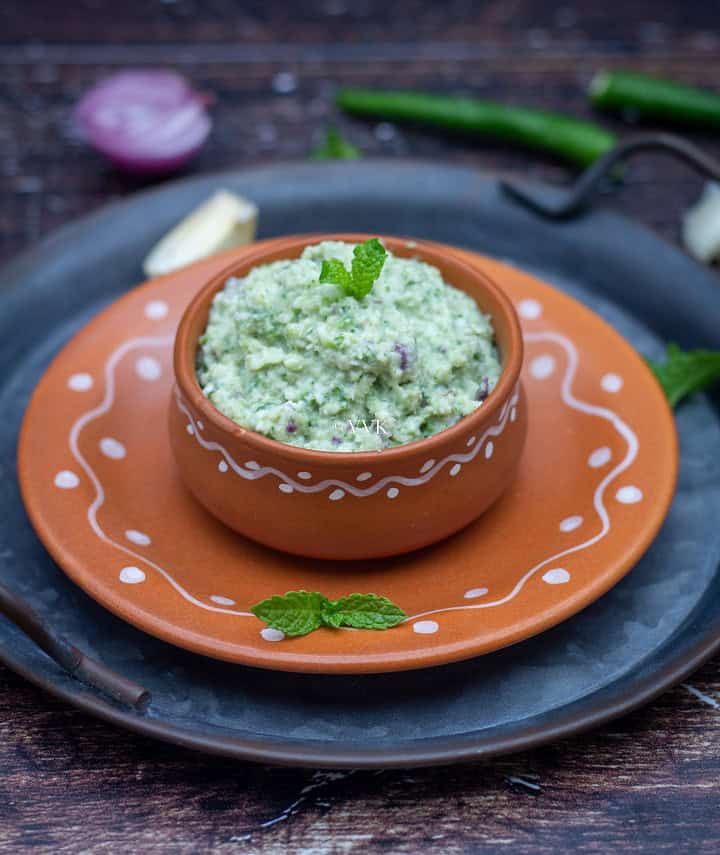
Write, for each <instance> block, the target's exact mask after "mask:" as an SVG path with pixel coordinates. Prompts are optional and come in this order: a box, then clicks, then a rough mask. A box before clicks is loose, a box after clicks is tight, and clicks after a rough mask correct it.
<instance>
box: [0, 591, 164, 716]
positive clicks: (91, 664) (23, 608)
mask: <svg viewBox="0 0 720 855" xmlns="http://www.w3.org/2000/svg"><path fill="white" fill-rule="evenodd" d="M0 614H2V615H5V617H6V618H7V619H8V620H9V621H11V622H12V623H13V624H14V625H15V626H16V627H17V628H18V629H19V630H20V631H21V632H22V633H24V634H25V635H26V636H27V637H28V638H29V639H31V640H32V641H34V642H35V644H37V646H38V647H39V648H40V649H41V650H43V651H44V652H45V653H47V655H48V656H49V657H50V658H51V659H53V660H54V661H55V662H57V664H58V665H60V667H61V668H64V669H65V671H67V672H68V673H69V674H70V675H72V676H73V677H75V678H76V679H78V680H80V681H81V682H83V683H86V684H87V685H88V686H92V687H93V688H94V689H99V690H100V691H101V692H104V693H105V694H106V695H110V697H112V698H114V699H115V700H116V701H119V702H120V703H122V704H126V705H127V706H130V707H134V708H135V709H136V710H138V712H145V710H147V708H148V706H149V705H150V701H151V700H152V696H151V694H150V692H149V691H148V690H147V689H145V688H143V687H142V686H139V685H138V684H137V683H134V682H133V681H132V680H128V679H127V678H126V677H123V676H122V675H121V674H116V673H115V672H114V671H112V670H111V669H110V668H107V667H106V666H105V665H103V664H102V663H101V662H97V661H96V660H95V659H91V658H90V657H89V656H86V655H85V654H84V653H83V652H82V651H81V650H79V649H78V648H77V647H75V646H74V645H72V644H70V642H69V641H67V640H66V639H64V638H63V637H62V636H60V635H56V634H55V633H54V632H53V631H52V630H51V629H50V627H49V626H48V625H47V624H46V623H44V621H43V620H42V619H41V618H40V616H39V615H38V614H37V612H36V611H35V610H34V609H33V608H32V606H30V605H29V604H28V603H26V602H25V601H24V600H23V599H22V598H20V597H18V596H17V594H15V593H13V592H12V591H11V590H9V589H8V588H6V587H5V586H4V585H0Z"/></svg>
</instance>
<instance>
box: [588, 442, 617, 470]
mask: <svg viewBox="0 0 720 855" xmlns="http://www.w3.org/2000/svg"><path fill="white" fill-rule="evenodd" d="M611 459H612V451H610V449H609V448H608V447H607V445H603V446H602V447H601V448H596V449H595V451H593V453H592V454H591V455H590V457H588V466H591V467H592V468H593V469H599V468H600V467H601V466H605V464H606V463H609V462H610V460H611Z"/></svg>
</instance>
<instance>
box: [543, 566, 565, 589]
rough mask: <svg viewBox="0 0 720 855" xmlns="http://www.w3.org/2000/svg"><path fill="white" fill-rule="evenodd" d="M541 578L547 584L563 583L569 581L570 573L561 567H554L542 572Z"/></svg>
mask: <svg viewBox="0 0 720 855" xmlns="http://www.w3.org/2000/svg"><path fill="white" fill-rule="evenodd" d="M542 579H543V582H547V584H548V585H564V584H565V583H566V582H569V581H570V574H569V573H568V571H567V570H564V569H563V568H562V567H554V568H553V569H552V570H548V571H547V572H545V573H543V577H542Z"/></svg>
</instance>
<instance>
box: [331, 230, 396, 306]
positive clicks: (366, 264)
mask: <svg viewBox="0 0 720 855" xmlns="http://www.w3.org/2000/svg"><path fill="white" fill-rule="evenodd" d="M386 257H387V250H386V249H385V247H384V246H383V245H382V244H381V243H380V241H379V240H378V239H377V238H370V240H366V241H365V242H364V243H360V244H358V245H357V246H356V247H355V249H354V250H353V260H352V265H351V269H350V270H349V271H348V269H347V268H346V267H345V265H344V264H343V263H342V261H341V260H340V259H339V258H331V259H326V260H325V261H323V263H322V270H321V271H320V282H322V283H328V282H329V283H331V284H333V285H339V286H340V288H342V290H343V291H344V292H345V293H346V294H347V295H348V296H350V297H354V298H355V299H356V300H362V298H363V297H364V296H365V295H366V294H369V293H370V291H371V290H372V287H373V285H374V284H375V282H376V281H377V278H378V276H379V275H380V273H381V271H382V269H383V266H384V264H385V259H386Z"/></svg>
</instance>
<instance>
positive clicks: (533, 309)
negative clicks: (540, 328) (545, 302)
mask: <svg viewBox="0 0 720 855" xmlns="http://www.w3.org/2000/svg"><path fill="white" fill-rule="evenodd" d="M518 314H519V315H520V317H521V318H525V319H526V320H528V321H534V320H535V319H536V318H539V317H540V315H542V306H541V305H540V303H538V301H537V300H533V299H527V300H520V302H519V303H518Z"/></svg>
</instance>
